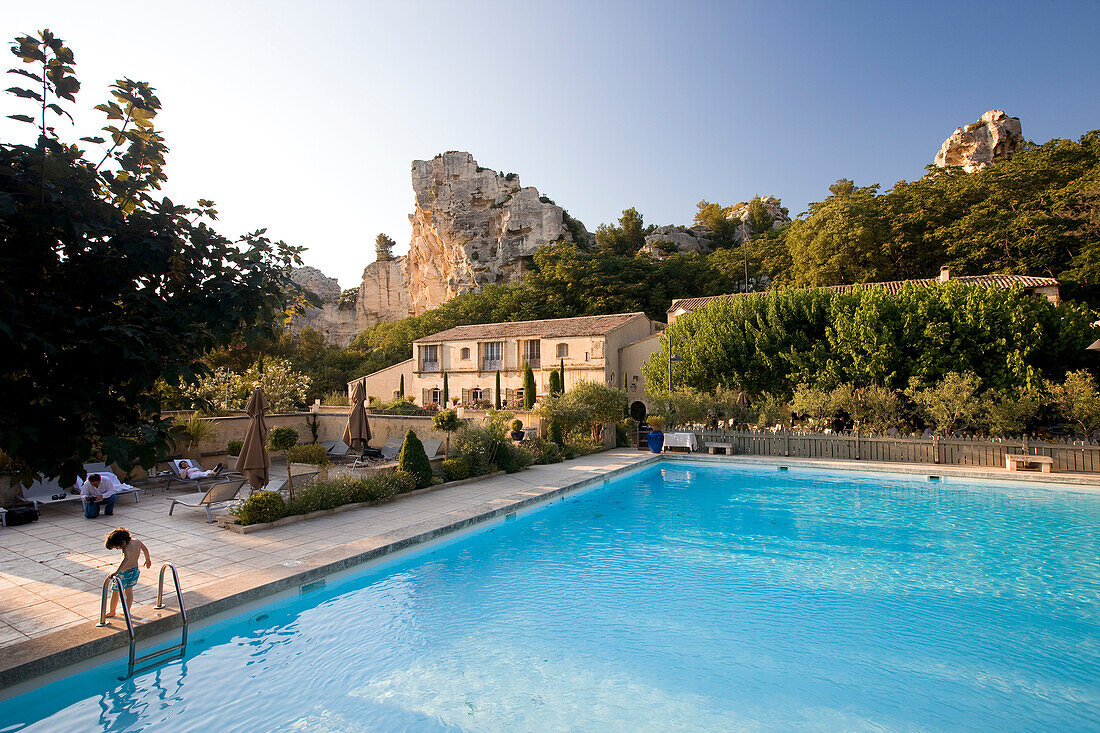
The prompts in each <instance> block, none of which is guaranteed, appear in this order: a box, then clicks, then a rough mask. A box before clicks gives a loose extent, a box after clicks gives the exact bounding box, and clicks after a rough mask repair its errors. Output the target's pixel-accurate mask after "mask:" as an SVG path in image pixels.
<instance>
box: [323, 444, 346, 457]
mask: <svg viewBox="0 0 1100 733" xmlns="http://www.w3.org/2000/svg"><path fill="white" fill-rule="evenodd" d="M328 442H331V443H332V445H330V446H326V448H325V453H327V454H328V456H329V457H330V458H343V457H344V456H346V455H347V454H348V451H350V450H351V448H349V447H348V444H347V443H345V442H344V441H342V440H333V441H325V443H328ZM322 445H324V443H322Z"/></svg>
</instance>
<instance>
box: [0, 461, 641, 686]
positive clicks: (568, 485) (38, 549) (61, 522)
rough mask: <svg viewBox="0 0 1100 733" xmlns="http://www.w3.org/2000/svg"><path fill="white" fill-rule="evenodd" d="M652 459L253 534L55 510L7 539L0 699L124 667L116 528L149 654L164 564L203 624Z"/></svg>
mask: <svg viewBox="0 0 1100 733" xmlns="http://www.w3.org/2000/svg"><path fill="white" fill-rule="evenodd" d="M655 460H657V458H656V456H653V455H651V454H648V453H642V452H639V451H636V450H629V449H619V450H613V451H608V452H606V453H599V454H596V455H592V456H586V457H584V458H578V459H575V460H572V461H566V462H564V463H558V464H552V465H547V466H532V467H531V468H529V469H527V470H525V471H521V472H520V473H516V474H510V475H501V476H494V477H489V478H485V479H483V480H480V481H474V482H469V483H461V484H459V485H456V486H450V487H448V486H443V487H439V488H437V489H424V490H421V491H419V492H413V493H412V494H409V495H405V496H401V497H398V498H397V499H395V500H394V501H391V502H388V503H385V504H380V505H375V506H367V507H363V508H360V509H355V510H352V511H347V512H342V513H338V514H332V515H329V516H324V517H318V518H315V519H310V520H308V521H303V522H297V523H294V524H289V525H286V526H282V527H274V528H271V529H267V530H264V531H261V532H256V533H252V534H237V533H235V532H230V531H228V530H226V529H223V528H220V527H219V526H218V525H217V524H207V523H206V514H205V512H203V511H201V510H195V509H188V508H186V507H177V508H176V511H175V514H174V515H173V516H168V506H169V503H168V498H169V497H170V496H171V495H170V494H166V493H164V492H163V491H161V490H157V491H155V492H153V493H151V494H145V495H143V496H142V498H141V501H140V502H138V503H135V502H134V500H133V499H132V498H131V497H123V498H121V499H119V502H118V504H116V506H115V513H114V516H113V517H103V516H100V517H99V518H97V519H85V518H84V515H83V513H82V511H81V507H80V504H79V502H69V503H65V504H61V505H55V506H46V507H44V508H43V509H42V516H41V518H40V519H39V521H38V522H35V523H33V524H28V525H22V526H19V527H7V528H4V529H0V690H3V689H4V688H6V687H10V686H12V685H16V684H18V683H22V682H26V681H27V680H28V679H31V678H33V677H36V676H38V675H41V674H46V673H48V672H51V671H54V670H56V669H60V668H62V667H65V666H68V665H71V664H74V663H77V662H80V661H84V660H87V659H90V658H92V657H95V656H98V655H100V654H103V653H104V652H108V651H112V650H115V649H118V650H119V652H118V654H119V656H120V657H121V658H124V657H125V648H126V646H127V644H128V636H127V634H126V628H125V621H123V620H122V619H121V618H117V619H109V621H112V625H111V626H108V627H105V628H97V627H96V626H95V623H96V621H98V620H99V608H100V597H101V596H100V594H101V589H102V587H103V581H104V579H105V578H106V577H107V575H108V574H109V573H110V572H111V571H112V570H113V569H114V568H115V567H117V565H118V562H119V559H120V555H119V553H118V552H117V551H112V550H107V549H105V548H104V546H103V538H104V536H105V534H106V533H107V532H108V531H110V530H111V529H113V528H115V527H117V526H125V527H126V528H127V529H129V530H130V532H131V533H132V534H133V535H134V536H135V537H137V538H138V539H140V540H142V541H143V542H145V543H146V545H148V547H149V550H150V552H151V554H152V558H153V567H152V569H150V570H146V569H144V568H143V569H142V575H141V579H140V580H139V581H138V585H137V587H136V588H135V589H134V591H135V592H134V615H135V617H136V619H138V620H139V623H138V624H137V629H136V632H137V633H136V635H137V638H138V640H139V654H140V653H141V651H140V641H141V640H142V639H146V638H151V637H153V636H157V635H159V634H161V633H164V632H166V631H170V630H172V629H178V627H179V620H178V616H177V613H176V609H175V606H176V602H175V598H174V596H173V595H172V590H171V580H170V579H168V580H167V585H168V586H169V587H168V588H166V589H165V596H166V599H169V600H168V608H166V609H164V610H163V611H157V610H155V609H154V608H153V605H154V604H155V603H156V586H157V569H158V568H159V566H160V563H162V562H171V563H172V564H174V565H175V567H176V569H177V571H178V572H179V576H180V584H181V585H182V586H183V590H184V600H185V602H186V604H187V614H188V619H189V620H190V621H191V622H194V621H197V620H200V619H203V618H207V617H209V616H212V615H215V614H217V613H221V612H224V611H228V610H231V609H233V608H235V607H237V606H241V605H243V604H246V603H250V602H253V601H256V600H258V599H261V598H263V597H264V596H268V595H272V594H276V593H280V592H283V591H286V590H291V589H294V588H296V587H298V586H300V585H302V584H305V583H308V582H310V581H313V580H316V579H318V578H320V577H323V576H325V575H327V574H330V573H333V572H338V571H340V570H345V569H347V568H350V567H353V566H355V565H359V564H362V563H365V562H369V561H371V560H374V559H376V558H379V557H383V556H385V555H388V554H391V553H393V552H397V551H400V550H403V549H406V548H409V547H412V546H414V545H417V544H420V543H422V542H426V541H429V540H431V539H434V538H436V537H440V536H443V535H447V534H450V533H453V532H457V531H460V530H462V529H464V528H466V527H469V526H472V525H475V524H478V523H481V522H485V521H488V520H491V519H494V518H496V517H500V516H503V515H505V514H508V513H511V512H514V511H516V510H517V509H521V508H523V507H526V506H529V505H531V504H536V503H539V502H541V501H545V500H547V499H551V498H554V497H556V496H559V495H561V494H564V493H567V492H569V491H573V490H577V489H581V488H584V487H586V486H590V485H592V484H595V483H600V482H602V481H604V480H606V479H608V478H609V477H610V476H612V475H615V474H618V473H621V472H624V471H628V470H630V469H632V468H634V467H636V466H639V465H642V464H645V463H651V462H653V461H655ZM182 493H186V492H180V491H177V492H174V495H182Z"/></svg>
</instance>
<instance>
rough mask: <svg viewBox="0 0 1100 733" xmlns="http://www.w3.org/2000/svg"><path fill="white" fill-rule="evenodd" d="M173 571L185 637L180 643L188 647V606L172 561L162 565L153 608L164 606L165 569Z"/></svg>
mask: <svg viewBox="0 0 1100 733" xmlns="http://www.w3.org/2000/svg"><path fill="white" fill-rule="evenodd" d="M165 570H171V571H172V584H173V585H175V586H176V600H177V601H179V604H180V618H181V619H182V620H183V638H182V639H181V640H180V645H181V646H183V647H184V648H186V647H187V607H186V606H185V605H184V603H183V591H182V590H181V589H180V576H179V573H177V572H176V566H175V565H173V564H172V563H170V562H166V563H163V564H162V565H161V566H160V578H159V579H158V580H157V605H155V606H153V608H156V609H161V608H164V571H165Z"/></svg>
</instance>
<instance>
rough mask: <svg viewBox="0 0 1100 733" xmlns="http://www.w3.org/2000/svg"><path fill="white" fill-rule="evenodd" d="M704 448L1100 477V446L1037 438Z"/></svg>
mask: <svg viewBox="0 0 1100 733" xmlns="http://www.w3.org/2000/svg"><path fill="white" fill-rule="evenodd" d="M696 432H697V433H699V443H700V447H701V448H702V449H703V450H707V447H706V444H707V443H730V444H733V445H734V450H735V452H736V453H738V454H741V455H750V456H774V457H792V458H825V459H839V460H865V461H899V462H906V463H930V464H941V465H947V466H989V467H998V468H1004V467H1005V456H1006V455H1008V454H1013V453H1027V454H1030V455H1033V456H1049V457H1050V458H1053V459H1054V470H1055V471H1073V472H1100V443H1094V442H1090V441H1083V440H1062V441H1053V442H1052V441H1045V440H1039V439H1037V438H1005V439H996V438H995V439H989V438H939V437H936V438H922V437H890V436H873V437H872V436H869V435H866V434H863V435H860V434H857V433H854V432H852V433H835V434H828V435H826V434H824V433H798V432H789V431H781V432H776V433H772V432H756V431H751V430H703V431H701V432H700V431H696Z"/></svg>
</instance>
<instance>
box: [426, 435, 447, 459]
mask: <svg viewBox="0 0 1100 733" xmlns="http://www.w3.org/2000/svg"><path fill="white" fill-rule="evenodd" d="M441 445H443V441H442V440H435V439H434V438H428V439H427V440H425V441H424V452H425V453H427V454H428V458H435V454H436V453H438V452H439V446H441Z"/></svg>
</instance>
